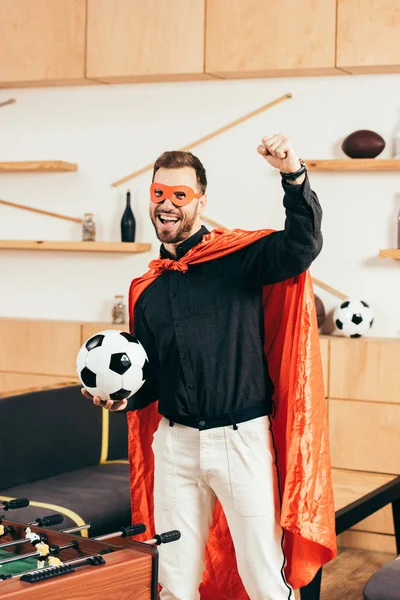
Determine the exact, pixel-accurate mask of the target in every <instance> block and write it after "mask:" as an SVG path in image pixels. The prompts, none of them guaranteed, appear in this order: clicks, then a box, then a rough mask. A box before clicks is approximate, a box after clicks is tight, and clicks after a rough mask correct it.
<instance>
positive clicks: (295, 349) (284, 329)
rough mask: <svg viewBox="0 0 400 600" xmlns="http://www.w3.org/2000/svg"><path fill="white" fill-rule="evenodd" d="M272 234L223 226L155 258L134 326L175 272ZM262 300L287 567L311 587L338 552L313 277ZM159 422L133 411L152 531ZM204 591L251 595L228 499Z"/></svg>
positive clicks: (208, 599)
mask: <svg viewBox="0 0 400 600" xmlns="http://www.w3.org/2000/svg"><path fill="white" fill-rule="evenodd" d="M269 233H271V231H267V230H264V231H254V232H247V231H243V230H237V229H236V230H233V231H226V230H223V229H216V230H214V231H212V232H211V233H209V234H207V235H205V236H204V237H203V238H202V240H201V242H200V243H199V244H198V245H197V246H195V247H194V248H192V249H191V250H189V252H187V253H186V254H185V255H184V256H183V257H182V258H181V259H180V260H178V261H175V260H170V259H156V260H153V261H152V262H151V263H150V265H149V267H150V270H149V271H148V272H147V273H146V274H145V275H143V276H142V277H139V278H138V279H134V280H133V281H132V284H131V288H130V294H129V305H130V306H129V314H130V320H131V322H130V323H131V331H133V314H134V308H135V304H136V302H137V300H138V298H139V297H140V295H141V294H142V293H143V292H144V290H145V289H146V288H147V287H148V286H149V285H151V284H152V283H153V281H155V279H156V278H157V277H158V276H159V275H160V274H161V273H163V272H164V271H165V270H166V269H172V270H179V271H183V272H185V271H187V270H188V269H190V266H191V265H192V264H197V263H201V262H206V261H210V260H214V259H216V258H220V257H222V256H225V255H227V254H230V253H232V252H236V251H238V250H240V249H242V248H244V247H245V246H247V245H249V244H252V243H253V242H255V241H257V240H258V239H260V238H261V237H263V236H265V235H268V234H269ZM263 306H264V322H265V343H264V351H265V355H266V358H267V361H268V368H269V373H270V375H271V378H272V381H273V382H274V385H275V394H274V402H275V406H276V410H275V415H274V416H273V419H272V430H273V434H274V439H275V447H276V451H277V463H278V471H279V480H280V490H281V496H282V506H281V525H282V527H283V528H284V530H285V539H284V551H285V556H286V559H287V564H286V567H285V574H286V577H287V580H288V581H289V582H290V583H291V585H292V586H293V587H294V588H298V587H303V586H305V585H307V584H308V583H309V582H310V581H311V580H312V579H313V577H314V575H315V574H316V572H317V571H318V569H319V568H320V567H321V566H322V565H323V564H325V563H326V562H328V561H329V560H331V559H332V558H334V557H335V555H336V533H335V515H334V505H333V493H332V482H331V472H330V461H329V442H328V429H327V417H326V399H325V394H324V387H323V375H322V365H321V356H320V348H319V335H318V326H317V319H316V313H315V305H314V294H313V289H312V283H311V277H310V276H309V274H308V273H303V274H302V275H300V276H298V277H296V278H294V279H289V280H287V281H284V282H282V283H275V284H273V285H268V286H265V287H264V288H263ZM159 420H160V415H159V414H158V411H157V403H152V404H150V405H149V406H147V407H146V408H144V409H142V410H138V411H131V412H129V413H128V428H129V434H128V436H129V460H130V476H131V501H132V522H133V523H140V522H143V521H144V522H145V523H147V524H149V531H150V535H153V534H154V514H153V511H154V500H153V484H154V457H153V453H152V450H151V444H152V440H153V434H154V432H155V430H156V429H157V427H158V423H159ZM135 539H137V538H135ZM141 539H144V537H142V538H141ZM177 543H179V542H177ZM200 594H201V600H232V599H234V600H248V595H247V593H246V591H245V590H244V588H243V585H242V582H241V579H240V577H239V575H238V573H237V567H236V558H235V552H234V547H233V543H232V539H231V536H230V533H229V527H228V525H227V522H226V519H225V515H224V513H223V510H222V508H221V505H220V504H219V503H217V506H216V509H215V512H214V520H213V524H212V526H211V529H210V537H209V541H208V544H207V548H206V568H205V572H204V576H203V582H202V584H201V586H200Z"/></svg>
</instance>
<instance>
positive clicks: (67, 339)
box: [0, 319, 81, 379]
mask: <svg viewBox="0 0 400 600" xmlns="http://www.w3.org/2000/svg"><path fill="white" fill-rule="evenodd" d="M0 340H1V344H0V371H1V372H5V373H32V374H34V375H35V374H36V375H53V376H57V377H60V378H63V377H65V376H67V377H68V378H72V379H75V378H76V377H77V375H76V366H75V365H76V355H77V354H78V351H79V348H80V345H81V344H80V341H81V325H80V323H75V322H72V321H71V322H69V321H45V320H43V321H41V320H34V319H32V320H31V319H26V320H24V319H0Z"/></svg>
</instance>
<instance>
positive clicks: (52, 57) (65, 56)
mask: <svg viewBox="0 0 400 600" xmlns="http://www.w3.org/2000/svg"><path fill="white" fill-rule="evenodd" d="M85 14H86V2H85V0H56V1H55V0H1V2H0V57H1V59H0V85H14V84H15V85H29V84H35V83H40V82H41V83H42V84H45V85H46V84H47V85H48V84H49V83H51V82H55V83H57V82H59V83H61V82H63V83H71V82H73V81H76V80H81V81H83V78H84V74H85V26H86V17H85Z"/></svg>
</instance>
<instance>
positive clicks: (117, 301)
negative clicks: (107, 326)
mask: <svg viewBox="0 0 400 600" xmlns="http://www.w3.org/2000/svg"><path fill="white" fill-rule="evenodd" d="M125 310H126V306H125V302H124V297H123V296H122V295H116V296H115V297H114V306H113V309H112V322H113V325H120V324H123V323H126V319H125Z"/></svg>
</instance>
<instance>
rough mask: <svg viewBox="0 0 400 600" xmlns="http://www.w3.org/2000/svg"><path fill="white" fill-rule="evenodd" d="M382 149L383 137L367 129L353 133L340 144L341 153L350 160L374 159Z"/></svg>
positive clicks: (383, 144) (383, 145)
mask: <svg viewBox="0 0 400 600" xmlns="http://www.w3.org/2000/svg"><path fill="white" fill-rule="evenodd" d="M384 147H385V140H384V139H383V137H382V136H380V135H379V133H376V132H375V131H370V130H369V129H359V130H358V131H354V132H353V133H351V134H350V135H348V136H347V138H345V139H344V140H343V143H342V150H343V152H344V153H345V154H347V156H350V158H375V157H376V156H378V155H379V154H380V153H381V152H382V150H383V149H384Z"/></svg>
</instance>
